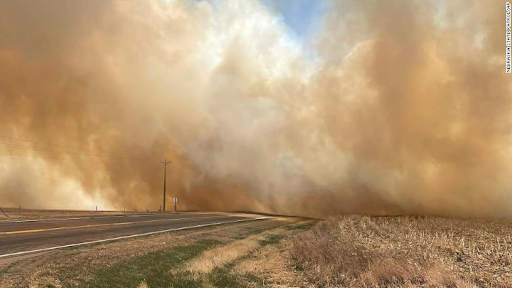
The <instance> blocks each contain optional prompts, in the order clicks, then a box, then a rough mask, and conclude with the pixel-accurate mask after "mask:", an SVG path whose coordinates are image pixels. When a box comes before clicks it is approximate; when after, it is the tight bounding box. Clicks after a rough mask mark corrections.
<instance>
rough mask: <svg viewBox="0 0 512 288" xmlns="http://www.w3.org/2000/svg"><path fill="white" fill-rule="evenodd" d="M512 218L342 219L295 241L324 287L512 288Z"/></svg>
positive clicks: (301, 263)
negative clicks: (511, 219) (509, 220)
mask: <svg viewBox="0 0 512 288" xmlns="http://www.w3.org/2000/svg"><path fill="white" fill-rule="evenodd" d="M511 234H512V223H510V222H505V221H491V220H462V219H461V220H456V219H444V218H426V217H366V216H347V217H335V218H330V219H328V220H326V221H322V222H320V223H318V224H317V225H316V226H315V227H314V228H313V229H311V230H309V231H306V232H304V233H301V234H299V235H297V236H295V238H294V239H293V248H292V250H291V256H292V259H293V260H294V261H295V262H294V263H295V265H296V269H297V270H298V271H302V273H303V274H304V275H305V276H306V278H307V279H308V282H309V283H310V284H311V285H312V286H318V287H512V265H511V264H512V235H511Z"/></svg>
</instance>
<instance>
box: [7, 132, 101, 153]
mask: <svg viewBox="0 0 512 288" xmlns="http://www.w3.org/2000/svg"><path fill="white" fill-rule="evenodd" d="M0 138H1V139H7V140H15V141H25V142H30V143H34V144H39V145H45V146H56V147H65V148H70V149H78V150H89V151H90V150H91V149H90V148H82V147H73V146H68V145H62V144H55V143H50V142H41V141H35V140H29V139H25V138H16V137H7V136H3V135H0Z"/></svg>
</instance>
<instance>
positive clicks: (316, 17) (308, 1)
mask: <svg viewBox="0 0 512 288" xmlns="http://www.w3.org/2000/svg"><path fill="white" fill-rule="evenodd" d="M261 1H262V2H263V3H264V4H265V5H267V6H269V7H270V8H271V9H273V10H274V11H276V12H277V13H279V14H281V15H282V17H283V21H284V23H285V24H286V25H287V26H288V27H289V28H290V29H291V30H292V31H293V32H294V33H295V34H296V35H297V36H299V37H300V38H303V39H304V38H308V36H310V34H311V33H313V32H314V30H315V25H316V23H318V22H319V21H320V20H321V18H322V16H323V14H324V12H325V9H326V6H327V0H261Z"/></svg>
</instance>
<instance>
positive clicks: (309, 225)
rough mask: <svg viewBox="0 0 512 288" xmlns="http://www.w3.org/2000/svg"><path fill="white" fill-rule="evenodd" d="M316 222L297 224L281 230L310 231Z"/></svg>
mask: <svg viewBox="0 0 512 288" xmlns="http://www.w3.org/2000/svg"><path fill="white" fill-rule="evenodd" d="M315 224H316V222H308V223H304V224H299V225H287V226H284V227H283V228H284V229H286V230H290V231H292V230H309V229H311V228H312V227H313V226H315Z"/></svg>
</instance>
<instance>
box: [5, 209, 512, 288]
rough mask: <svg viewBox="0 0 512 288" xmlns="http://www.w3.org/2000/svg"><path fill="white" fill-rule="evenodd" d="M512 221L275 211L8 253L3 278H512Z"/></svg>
mask: <svg viewBox="0 0 512 288" xmlns="http://www.w3.org/2000/svg"><path fill="white" fill-rule="evenodd" d="M511 264H512V223H511V222H507V221H491V220H474V219H473V220H469V219H468V220H463V219H459V220H457V219H445V218H433V217H368V216H338V217H333V218H329V219H327V220H323V221H320V222H318V220H314V219H304V218H287V217H276V218H273V219H268V220H262V221H254V222H247V223H238V224H230V225H225V226H218V227H210V228H203V229H197V230H191V231H180V232H173V233H165V234H160V235H154V236H149V237H143V238H137V239H129V240H122V241H116V242H111V243H103V244H97V245H91V246H84V247H76V248H70V249H63V250H58V251H54V252H47V253H41V254H37V255H27V256H24V257H19V258H8V259H3V260H2V261H0V283H1V284H2V285H0V286H1V287H133V288H138V287H140V288H144V287H233V288H236V287H512V268H511V266H512V265H511Z"/></svg>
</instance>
